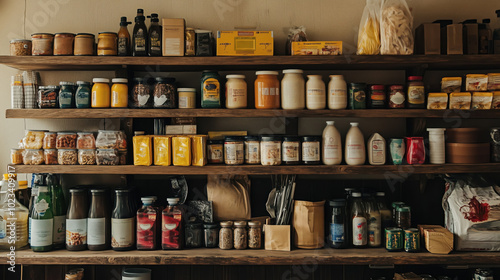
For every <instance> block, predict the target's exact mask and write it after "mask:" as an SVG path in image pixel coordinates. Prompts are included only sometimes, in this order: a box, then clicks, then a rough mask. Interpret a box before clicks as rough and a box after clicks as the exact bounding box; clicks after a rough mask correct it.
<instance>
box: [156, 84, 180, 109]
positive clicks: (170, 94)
mask: <svg viewBox="0 0 500 280" xmlns="http://www.w3.org/2000/svg"><path fill="white" fill-rule="evenodd" d="M155 80H156V83H155V87H154V91H153V96H154V98H153V107H154V108H169V109H175V108H177V96H176V95H177V90H176V86H175V78H164V77H156V78H155Z"/></svg>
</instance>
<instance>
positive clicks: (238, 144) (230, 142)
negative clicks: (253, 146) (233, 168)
mask: <svg viewBox="0 0 500 280" xmlns="http://www.w3.org/2000/svg"><path fill="white" fill-rule="evenodd" d="M244 156H245V153H244V148H243V137H241V136H226V137H225V138H224V163H225V164H229V165H236V164H243V163H244Z"/></svg>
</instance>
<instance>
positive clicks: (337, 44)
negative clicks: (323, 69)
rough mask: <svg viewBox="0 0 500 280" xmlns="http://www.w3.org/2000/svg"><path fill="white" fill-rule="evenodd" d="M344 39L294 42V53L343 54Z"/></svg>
mask: <svg viewBox="0 0 500 280" xmlns="http://www.w3.org/2000/svg"><path fill="white" fill-rule="evenodd" d="M341 54H342V41H307V42H292V55H341Z"/></svg>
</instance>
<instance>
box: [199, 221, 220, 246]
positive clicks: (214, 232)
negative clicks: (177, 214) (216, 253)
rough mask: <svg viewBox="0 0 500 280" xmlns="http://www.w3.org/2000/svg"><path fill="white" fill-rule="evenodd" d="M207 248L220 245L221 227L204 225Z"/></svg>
mask: <svg viewBox="0 0 500 280" xmlns="http://www.w3.org/2000/svg"><path fill="white" fill-rule="evenodd" d="M203 228H204V233H205V247H206V248H215V247H217V246H218V245H219V226H218V225H217V224H204V225H203Z"/></svg>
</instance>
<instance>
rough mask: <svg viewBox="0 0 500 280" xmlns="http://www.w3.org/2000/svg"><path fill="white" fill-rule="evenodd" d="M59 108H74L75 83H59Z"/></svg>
mask: <svg viewBox="0 0 500 280" xmlns="http://www.w3.org/2000/svg"><path fill="white" fill-rule="evenodd" d="M59 85H60V86H61V89H60V90H59V108H61V109H67V108H74V107H75V83H72V82H60V83H59Z"/></svg>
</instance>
